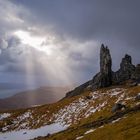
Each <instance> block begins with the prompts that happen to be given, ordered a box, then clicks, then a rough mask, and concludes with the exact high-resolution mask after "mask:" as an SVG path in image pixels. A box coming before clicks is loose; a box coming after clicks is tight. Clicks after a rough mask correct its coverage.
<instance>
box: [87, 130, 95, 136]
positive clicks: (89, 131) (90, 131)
mask: <svg viewBox="0 0 140 140" xmlns="http://www.w3.org/2000/svg"><path fill="white" fill-rule="evenodd" d="M94 131H95V129H90V130H88V131H86V132H85V133H84V134H85V135H86V134H89V133H92V132H94Z"/></svg>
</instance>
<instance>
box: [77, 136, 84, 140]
mask: <svg viewBox="0 0 140 140" xmlns="http://www.w3.org/2000/svg"><path fill="white" fill-rule="evenodd" d="M83 137H84V136H79V137H77V138H76V140H80V139H82V138H83Z"/></svg>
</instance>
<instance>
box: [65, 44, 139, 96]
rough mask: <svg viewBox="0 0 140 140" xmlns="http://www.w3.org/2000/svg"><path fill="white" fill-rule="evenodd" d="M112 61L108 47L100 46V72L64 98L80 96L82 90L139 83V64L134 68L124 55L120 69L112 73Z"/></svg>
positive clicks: (128, 57) (128, 58) (130, 60)
mask: <svg viewBox="0 0 140 140" xmlns="http://www.w3.org/2000/svg"><path fill="white" fill-rule="evenodd" d="M111 67H112V59H111V55H110V51H109V49H108V47H107V46H106V47H105V46H104V45H103V44H102V45H101V49H100V72H99V73H97V74H96V75H95V76H94V77H93V79H92V80H90V81H88V82H86V83H85V84H83V85H81V86H79V87H77V88H75V89H74V90H73V91H70V92H68V93H67V94H66V97H72V96H75V95H79V94H81V93H82V92H83V91H84V90H87V89H92V90H96V89H98V88H103V87H109V86H111V85H120V84H123V83H124V82H125V81H127V80H132V81H134V82H140V64H139V65H137V66H136V67H135V66H134V65H133V64H132V58H131V56H130V55H128V54H126V55H125V57H124V58H122V62H121V64H120V69H119V70H118V71H117V72H113V71H112V69H111Z"/></svg>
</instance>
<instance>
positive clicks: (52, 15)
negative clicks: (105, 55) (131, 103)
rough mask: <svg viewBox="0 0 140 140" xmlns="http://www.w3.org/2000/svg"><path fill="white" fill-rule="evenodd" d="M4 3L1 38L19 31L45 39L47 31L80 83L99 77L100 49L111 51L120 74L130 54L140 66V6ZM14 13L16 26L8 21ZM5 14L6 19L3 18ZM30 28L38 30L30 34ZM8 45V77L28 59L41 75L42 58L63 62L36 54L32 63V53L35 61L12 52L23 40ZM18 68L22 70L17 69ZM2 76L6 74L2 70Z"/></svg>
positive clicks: (96, 0) (79, 0)
mask: <svg viewBox="0 0 140 140" xmlns="http://www.w3.org/2000/svg"><path fill="white" fill-rule="evenodd" d="M0 2H1V3H2V4H5V5H6V6H2V5H0V6H1V8H0V10H1V12H0V16H1V17H2V18H1V19H0V26H1V27H3V28H2V29H1V30H0V37H1V36H2V35H3V34H5V33H7V34H8V33H9V32H10V31H11V32H12V31H15V30H25V31H30V32H31V34H32V35H33V36H34V35H42V34H44V35H46V34H47V33H48V30H49V31H51V32H52V34H53V33H54V35H55V36H56V37H57V41H56V42H55V43H56V45H58V47H56V48H55V49H54V51H58V55H60V56H61V55H62V56H61V57H63V58H64V59H65V64H66V66H69V68H70V70H71V71H72V74H73V75H76V76H77V77H76V79H78V78H79V79H80V81H84V80H87V79H89V78H92V76H93V75H94V74H95V73H96V72H97V71H98V69H99V47H100V45H99V44H101V43H105V44H106V45H108V46H109V48H110V50H111V53H112V58H113V64H114V66H113V68H114V69H117V68H118V66H119V63H120V61H121V58H122V57H123V56H124V54H125V53H128V54H132V57H133V58H134V59H133V60H134V63H140V60H139V52H140V46H139V44H140V39H139V36H140V28H139V25H140V18H139V13H140V8H139V7H140V1H139V0H133V1H132V0H117V1H116V0H105V1H103V0H9V1H8V0H4V1H2V0H0ZM5 2H6V3H5ZM4 7H6V9H5V8H4ZM5 10H6V12H5ZM11 13H12V16H10V17H11V20H12V22H11V21H10V22H9V21H8V20H9V19H7V18H5V17H7V16H8V17H9V14H11ZM5 14H6V16H3V15H5ZM29 27H36V29H35V30H34V29H30V30H29ZM5 41H7V44H8V48H7V49H3V48H2V49H1V48H0V49H1V50H2V51H3V53H2V54H1V56H0V64H1V65H2V64H5V63H6V64H5V65H6V66H5V68H7V69H8V72H9V71H10V70H11V71H22V70H23V69H24V68H23V67H22V62H24V60H25V59H27V60H31V63H34V64H33V65H34V66H33V67H34V69H38V70H39V68H40V67H41V66H40V61H41V60H40V61H39V59H40V58H41V59H43V60H45V61H55V59H56V57H58V56H54V58H55V59H51V60H49V59H48V58H46V57H44V58H42V56H43V55H42V54H38V53H37V52H36V51H35V55H33V56H35V57H34V60H33V61H32V58H30V56H31V54H33V52H34V51H33V50H32V49H30V53H29V54H30V55H27V54H26V51H27V50H28V49H24V48H26V47H19V46H22V44H21V45H18V46H17V47H13V49H11V48H12V47H11V46H16V44H17V43H19V44H20V40H18V39H16V38H15V37H11V38H8V39H7V40H6V39H5ZM75 42H77V43H75ZM2 43H3V45H2V46H7V44H6V43H5V42H4V41H3V42H2ZM44 44H46V45H48V44H49V43H48V44H47V42H45V43H44ZM60 46H61V47H60ZM27 48H28V47H27ZM21 54H22V55H21ZM38 58H39V59H38ZM14 62H15V63H16V64H17V66H16V65H15V64H13V63H14ZM17 62H19V63H17ZM41 62H42V61H41ZM54 64H55V63H54ZM43 65H44V64H43ZM45 65H47V64H46V63H45ZM19 66H20V67H19ZM0 70H3V69H2V68H1V67H0ZM39 71H40V70H39ZM50 71H52V70H50ZM66 71H68V70H66ZM41 73H42V71H41ZM48 75H49V74H48ZM50 79H51V78H50Z"/></svg>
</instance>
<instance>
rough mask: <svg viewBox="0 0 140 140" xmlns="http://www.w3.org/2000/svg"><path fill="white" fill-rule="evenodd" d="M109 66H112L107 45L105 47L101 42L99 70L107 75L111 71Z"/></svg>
mask: <svg viewBox="0 0 140 140" xmlns="http://www.w3.org/2000/svg"><path fill="white" fill-rule="evenodd" d="M111 67H112V59H111V55H110V51H109V49H108V47H107V46H106V47H105V46H104V45H103V44H102V45H101V49H100V72H101V73H102V74H105V75H108V74H110V73H111V72H112V70H111Z"/></svg>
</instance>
